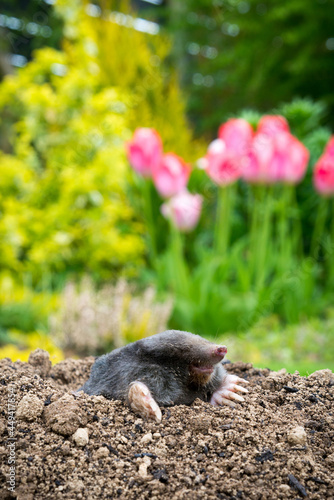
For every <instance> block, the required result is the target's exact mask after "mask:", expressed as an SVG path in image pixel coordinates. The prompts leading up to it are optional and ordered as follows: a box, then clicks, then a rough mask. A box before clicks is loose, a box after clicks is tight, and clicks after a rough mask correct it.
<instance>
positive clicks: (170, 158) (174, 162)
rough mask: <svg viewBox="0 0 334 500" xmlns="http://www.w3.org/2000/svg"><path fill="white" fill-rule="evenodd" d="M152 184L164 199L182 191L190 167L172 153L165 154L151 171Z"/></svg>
mask: <svg viewBox="0 0 334 500" xmlns="http://www.w3.org/2000/svg"><path fill="white" fill-rule="evenodd" d="M152 176H153V182H154V185H155V187H156V189H157V191H158V192H159V193H160V195H161V196H163V197H164V198H170V197H171V196H174V195H176V194H177V193H179V192H180V191H182V190H183V189H184V188H185V187H186V185H187V183H188V179H189V176H190V166H189V165H187V164H186V163H185V161H184V160H183V159H182V158H180V157H179V156H177V155H176V154H174V153H167V154H165V155H164V156H163V157H162V158H161V160H160V162H159V163H158V164H157V165H155V167H154V168H153V170H152Z"/></svg>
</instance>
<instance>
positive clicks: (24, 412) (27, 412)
mask: <svg viewBox="0 0 334 500" xmlns="http://www.w3.org/2000/svg"><path fill="white" fill-rule="evenodd" d="M43 410H44V403H43V401H41V400H40V399H39V398H38V397H37V396H35V395H34V394H26V395H25V396H23V398H22V399H21V401H20V402H19V404H18V406H17V410H16V418H17V419H19V420H27V421H28V422H31V421H33V420H36V418H37V417H39V416H40V415H42V413H43Z"/></svg>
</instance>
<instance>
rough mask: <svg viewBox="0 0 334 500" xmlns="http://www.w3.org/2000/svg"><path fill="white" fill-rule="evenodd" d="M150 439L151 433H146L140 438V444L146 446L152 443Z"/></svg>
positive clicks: (151, 437)
mask: <svg viewBox="0 0 334 500" xmlns="http://www.w3.org/2000/svg"><path fill="white" fill-rule="evenodd" d="M152 439H153V436H152V432H148V433H147V434H145V435H144V436H143V437H142V438H141V440H140V442H141V443H142V444H148V443H150V442H151V441H152Z"/></svg>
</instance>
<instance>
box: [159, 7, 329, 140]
mask: <svg viewBox="0 0 334 500" xmlns="http://www.w3.org/2000/svg"><path fill="white" fill-rule="evenodd" d="M177 4H178V2H174V1H170V2H168V5H167V7H168V8H166V9H165V10H164V12H165V19H166V26H167V28H168V29H169V30H170V31H171V32H172V33H173V39H174V63H175V64H176V65H177V66H179V62H180V60H182V74H181V79H182V85H183V88H184V89H185V90H186V91H187V92H186V93H187V95H188V112H189V114H190V116H191V119H192V121H193V123H194V124H195V126H196V129H197V132H198V133H203V132H207V131H211V132H212V133H213V132H214V131H216V128H217V127H218V125H219V124H220V123H221V122H222V121H223V119H225V118H226V117H227V116H229V115H231V114H235V113H236V112H237V111H238V110H240V109H242V108H244V107H252V108H257V109H258V110H260V111H265V110H268V109H270V108H272V107H275V106H277V105H278V104H280V103H281V102H282V101H289V100H291V99H292V98H293V97H295V96H298V97H311V98H313V99H322V100H324V101H325V102H326V104H327V105H328V109H329V113H328V115H327V117H325V122H326V121H327V124H333V116H334V113H333V111H334V96H333V88H334V64H333V62H334V3H333V2H332V1H328V0H317V1H314V0H291V1H289V2H287V1H286V2H282V1H280V0H270V1H269V0H214V1H212V0H185V1H184V2H182V9H183V14H182V15H176V13H177V10H178V9H179V7H178V5H177ZM181 42H182V43H181Z"/></svg>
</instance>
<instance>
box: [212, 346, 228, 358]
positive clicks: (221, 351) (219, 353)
mask: <svg viewBox="0 0 334 500" xmlns="http://www.w3.org/2000/svg"><path fill="white" fill-rule="evenodd" d="M226 353H227V347H226V346H224V345H222V346H219V347H216V349H215V350H214V351H213V355H214V356H215V357H217V358H219V359H223V358H224V356H225V354H226Z"/></svg>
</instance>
